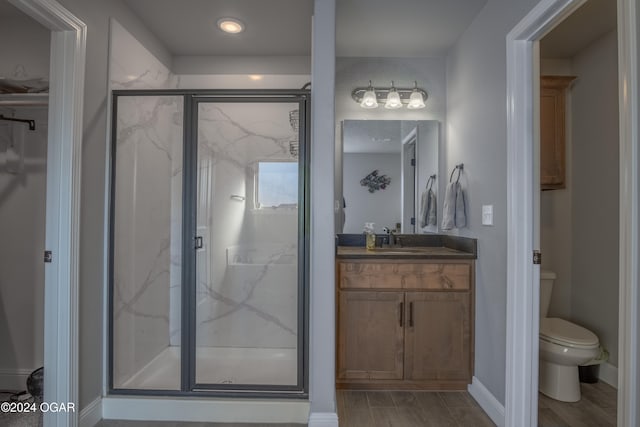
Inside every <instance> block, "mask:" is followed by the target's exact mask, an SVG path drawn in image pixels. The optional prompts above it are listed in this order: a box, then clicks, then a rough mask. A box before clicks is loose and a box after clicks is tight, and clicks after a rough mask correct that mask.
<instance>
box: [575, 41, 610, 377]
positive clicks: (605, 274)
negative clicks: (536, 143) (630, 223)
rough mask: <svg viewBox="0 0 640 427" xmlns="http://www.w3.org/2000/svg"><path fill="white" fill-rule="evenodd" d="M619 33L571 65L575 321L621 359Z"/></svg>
mask: <svg viewBox="0 0 640 427" xmlns="http://www.w3.org/2000/svg"><path fill="white" fill-rule="evenodd" d="M617 64H618V57H617V34H616V32H615V31H612V32H610V33H609V34H607V35H606V36H604V37H602V38H600V39H599V40H597V41H596V42H594V43H593V44H592V45H591V46H589V47H588V48H586V49H584V50H583V51H582V52H580V53H579V54H578V55H576V56H575V57H574V58H573V59H572V70H573V72H575V75H576V76H578V79H577V80H576V82H575V84H574V86H573V90H572V114H573V153H572V162H573V177H572V181H573V197H572V212H573V215H572V255H573V256H572V272H571V275H572V286H571V319H572V320H575V321H576V323H578V324H580V325H584V326H585V327H587V328H589V329H590V330H592V331H593V332H594V333H595V334H596V335H598V337H599V338H600V342H601V343H602V344H603V345H604V346H605V347H606V348H607V350H609V352H610V359H609V361H610V363H611V364H613V365H616V366H617V359H618V289H619V285H618V262H619V256H618V241H619V233H618V226H619V221H618V220H619V191H618V188H619V159H618V153H619V133H618V67H617Z"/></svg>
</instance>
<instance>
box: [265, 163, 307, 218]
mask: <svg viewBox="0 0 640 427" xmlns="http://www.w3.org/2000/svg"><path fill="white" fill-rule="evenodd" d="M256 184H257V185H256V187H257V197H256V200H257V202H258V208H276V207H297V206H298V163H297V162H259V163H258V179H257V183H256Z"/></svg>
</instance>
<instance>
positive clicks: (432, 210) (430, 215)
mask: <svg viewBox="0 0 640 427" xmlns="http://www.w3.org/2000/svg"><path fill="white" fill-rule="evenodd" d="M428 198H429V201H428V203H427V206H428V207H427V225H436V224H437V223H438V210H437V207H436V193H435V192H434V191H433V190H432V189H429V196H428Z"/></svg>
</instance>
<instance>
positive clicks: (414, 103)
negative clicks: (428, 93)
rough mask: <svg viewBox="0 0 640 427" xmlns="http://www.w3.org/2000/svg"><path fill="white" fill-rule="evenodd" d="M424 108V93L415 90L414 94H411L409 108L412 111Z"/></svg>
mask: <svg viewBox="0 0 640 427" xmlns="http://www.w3.org/2000/svg"><path fill="white" fill-rule="evenodd" d="M424 107H425V105H424V98H423V97H422V93H420V91H418V89H414V90H413V92H411V96H410V97H409V105H407V108H409V109H411V110H418V109H420V108H424Z"/></svg>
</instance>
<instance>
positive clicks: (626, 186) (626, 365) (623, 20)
mask: <svg viewBox="0 0 640 427" xmlns="http://www.w3.org/2000/svg"><path fill="white" fill-rule="evenodd" d="M582 3H584V2H582V1H548V2H544V3H542V4H540V5H539V7H537V8H535V9H534V10H533V11H532V12H531V13H530V14H529V15H527V16H526V17H525V18H524V19H523V21H521V22H520V23H519V24H518V25H517V26H516V27H515V28H514V30H513V31H512V32H511V33H510V34H509V35H508V36H507V76H508V79H507V92H508V99H509V109H508V141H509V143H508V150H509V153H508V162H509V168H508V170H509V181H510V182H509V186H508V190H509V202H508V211H509V221H508V223H509V226H508V233H509V234H508V253H509V259H508V275H507V282H508V298H507V375H506V378H507V381H506V399H505V424H506V425H531V426H534V425H537V391H538V381H537V379H538V378H537V377H538V366H537V365H538V358H537V355H538V333H539V330H538V316H539V311H538V310H539V304H540V299H539V279H540V271H539V267H538V266H537V265H534V263H532V262H531V259H532V258H531V257H532V249H537V248H538V247H539V246H538V245H537V242H536V236H538V231H537V230H538V228H537V227H536V226H535V225H534V224H537V221H538V219H537V218H535V213H536V212H539V208H538V206H539V199H537V196H536V194H537V193H536V189H537V185H538V184H537V179H538V178H537V177H538V172H537V168H538V163H537V160H536V162H534V161H533V159H537V157H536V156H535V155H534V149H533V147H534V144H533V136H532V131H533V129H535V128H536V125H535V124H536V121H535V120H534V116H533V115H532V114H531V112H532V109H531V107H532V105H534V106H535V105H536V103H537V101H536V100H537V96H538V95H537V89H534V88H537V85H535V84H534V83H533V82H535V81H536V79H537V78H538V74H537V70H538V65H537V63H536V59H534V58H537V57H538V56H537V55H538V52H537V44H536V43H535V42H536V41H537V40H539V39H540V38H541V37H542V36H543V35H544V34H545V33H547V32H548V31H549V30H550V29H551V28H553V27H554V26H555V25H556V24H557V23H558V22H560V21H561V20H562V19H564V18H565V17H566V16H568V15H569V14H570V13H571V12H572V11H574V10H575V9H577V8H578V7H579V6H580V5H581V4H582ZM634 11H635V8H634V4H633V2H628V1H626V0H621V1H619V2H618V17H619V36H618V49H619V55H620V60H619V67H620V73H619V79H620V93H621V95H622V96H621V98H620V116H621V119H620V153H621V154H620V167H621V173H620V188H621V190H620V194H621V197H620V212H621V215H620V230H619V236H620V259H621V262H620V270H619V271H620V277H619V286H620V295H621V296H620V307H619V311H620V313H619V324H620V346H619V349H620V354H619V365H620V366H619V375H618V385H619V396H618V423H619V425H635V423H636V422H637V421H636V419H637V418H636V417H637V413H636V411H637V409H636V405H635V402H637V397H636V396H637V384H636V380H635V374H634V372H637V366H636V364H637V345H636V344H634V343H636V342H637V341H636V340H635V339H634V338H633V335H632V334H633V333H635V332H633V331H634V330H637V311H638V299H637V280H636V278H637V267H635V266H634V264H635V262H634V261H632V260H635V259H636V258H637V252H636V249H637V246H636V245H635V243H634V242H636V240H635V239H636V237H635V234H633V236H634V237H631V238H630V237H629V236H631V235H632V233H631V230H635V229H636V227H637V217H636V216H635V215H634V214H633V212H634V211H635V206H636V203H637V188H636V180H635V179H632V178H631V177H632V176H635V175H634V174H635V173H636V172H635V171H637V158H635V157H634V156H632V155H630V153H631V152H635V151H634V150H636V147H637V135H636V134H635V133H634V132H633V129H635V127H634V125H632V120H634V119H632V118H633V117H636V116H637V110H636V106H635V104H634V101H633V99H635V98H633V96H632V97H629V96H626V95H625V94H626V93H627V91H629V93H633V94H637V89H636V87H635V84H636V81H637V80H636V76H637V68H636V65H637V64H634V63H632V62H631V61H630V58H633V57H635V56H634V53H631V52H635V50H636V45H635V43H634V41H635V40H636V34H635V28H636V27H635V20H636V15H635V12H634ZM634 96H635V95H634ZM534 111H535V108H534ZM632 207H633V208H632ZM632 209H633V210H632ZM628 378H632V379H631V380H629V379H628Z"/></svg>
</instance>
